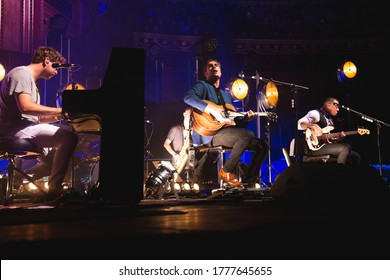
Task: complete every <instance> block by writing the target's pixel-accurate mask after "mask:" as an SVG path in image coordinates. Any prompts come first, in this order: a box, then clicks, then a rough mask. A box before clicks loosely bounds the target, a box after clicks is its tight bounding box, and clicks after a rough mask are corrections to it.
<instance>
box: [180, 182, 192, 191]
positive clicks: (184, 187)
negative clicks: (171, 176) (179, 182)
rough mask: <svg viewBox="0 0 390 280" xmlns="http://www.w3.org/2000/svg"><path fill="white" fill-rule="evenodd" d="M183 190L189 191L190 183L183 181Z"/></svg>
mask: <svg viewBox="0 0 390 280" xmlns="http://www.w3.org/2000/svg"><path fill="white" fill-rule="evenodd" d="M182 189H183V192H185V193H189V192H190V191H191V186H190V183H188V182H185V183H184V184H183V188H182Z"/></svg>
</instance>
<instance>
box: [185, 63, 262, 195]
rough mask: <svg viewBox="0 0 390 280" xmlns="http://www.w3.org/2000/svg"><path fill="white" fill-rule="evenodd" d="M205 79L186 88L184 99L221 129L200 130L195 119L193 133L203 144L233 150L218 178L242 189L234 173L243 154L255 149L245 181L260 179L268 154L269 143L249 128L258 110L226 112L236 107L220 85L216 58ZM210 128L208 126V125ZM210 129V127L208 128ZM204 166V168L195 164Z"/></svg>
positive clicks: (205, 66) (219, 70)
mask: <svg viewBox="0 0 390 280" xmlns="http://www.w3.org/2000/svg"><path fill="white" fill-rule="evenodd" d="M203 74H204V78H205V79H204V80H199V81H197V82H196V83H195V84H194V86H193V87H192V88H191V89H189V90H188V91H187V93H186V94H185V96H184V102H185V103H186V104H188V105H190V106H192V107H193V108H194V115H195V114H197V113H198V115H202V113H203V112H204V113H205V115H206V116H207V115H208V116H209V118H210V119H212V120H213V121H215V122H216V123H217V124H221V125H220V128H219V129H217V130H216V131H214V132H213V133H209V132H210V131H202V130H201V129H197V127H196V126H195V122H194V131H193V133H194V134H199V135H198V136H199V137H200V138H201V140H202V144H208V145H210V146H221V145H222V146H225V147H228V148H230V149H231V152H230V155H229V158H228V159H227V160H226V162H225V164H224V166H223V168H221V169H220V170H219V177H220V179H221V180H223V181H224V182H225V183H227V184H228V185H230V186H232V187H237V188H242V187H243V184H242V182H240V181H239V180H238V178H237V177H236V176H235V174H234V171H235V169H236V167H237V166H238V164H239V162H240V159H241V156H242V155H243V154H244V152H245V151H246V150H251V151H254V154H253V155H252V159H251V162H250V165H249V168H248V171H247V173H246V174H245V176H244V178H243V182H244V183H254V182H258V181H259V173H260V167H261V165H262V164H263V162H264V161H265V158H266V157H267V154H268V150H269V146H268V143H267V142H265V141H263V140H262V139H259V138H255V136H254V133H253V131H251V130H249V129H247V128H246V125H247V123H248V121H249V120H251V119H254V118H255V117H256V113H254V112H252V111H249V112H247V113H246V114H244V115H243V116H241V117H230V116H229V115H226V114H227V112H228V111H229V107H230V106H233V102H232V98H231V96H230V94H228V93H226V92H225V91H224V90H223V89H222V88H221V87H220V79H221V76H222V71H221V64H220V62H219V61H217V60H215V59H209V60H208V61H206V62H205V64H204V65H203ZM230 108H231V107H230ZM233 108H234V106H233ZM206 128H207V127H206ZM206 130H207V129H206ZM196 168H197V169H198V168H201V167H199V166H198V167H196Z"/></svg>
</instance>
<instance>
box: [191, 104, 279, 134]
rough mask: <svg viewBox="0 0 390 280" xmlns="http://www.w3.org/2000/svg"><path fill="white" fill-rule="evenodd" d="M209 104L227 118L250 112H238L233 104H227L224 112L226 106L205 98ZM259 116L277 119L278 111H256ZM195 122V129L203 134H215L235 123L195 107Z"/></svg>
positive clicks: (272, 119) (242, 115)
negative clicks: (226, 121)
mask: <svg viewBox="0 0 390 280" xmlns="http://www.w3.org/2000/svg"><path fill="white" fill-rule="evenodd" d="M203 101H205V102H206V103H208V104H209V106H212V107H214V109H216V110H218V111H221V114H222V116H223V117H224V118H226V119H230V120H231V119H233V118H235V117H244V116H246V115H247V114H248V112H237V111H236V109H235V108H234V106H233V105H231V104H226V108H227V112H224V108H223V106H222V105H217V104H215V103H213V102H211V101H208V100H203ZM254 114H255V115H256V116H257V117H261V116H263V117H267V118H268V119H269V120H271V121H276V120H277V115H276V113H272V112H254ZM193 116H194V122H193V129H194V130H195V131H196V132H198V133H199V134H200V135H203V136H213V135H215V134H216V133H217V132H218V131H219V130H220V129H222V128H223V127H226V126H232V125H233V124H228V123H224V122H223V123H220V122H219V121H218V120H216V119H215V118H214V116H213V115H211V114H208V113H206V112H200V111H199V110H197V109H194V114H193Z"/></svg>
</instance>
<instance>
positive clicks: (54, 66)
mask: <svg viewBox="0 0 390 280" xmlns="http://www.w3.org/2000/svg"><path fill="white" fill-rule="evenodd" d="M75 66H76V64H69V63H63V64H62V63H53V64H52V65H51V67H53V68H72V67H75Z"/></svg>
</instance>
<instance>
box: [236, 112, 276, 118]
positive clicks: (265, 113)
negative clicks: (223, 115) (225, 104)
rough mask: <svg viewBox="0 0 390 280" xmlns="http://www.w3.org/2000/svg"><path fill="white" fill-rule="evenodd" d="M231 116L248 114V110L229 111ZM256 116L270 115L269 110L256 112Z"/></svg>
mask: <svg viewBox="0 0 390 280" xmlns="http://www.w3.org/2000/svg"><path fill="white" fill-rule="evenodd" d="M228 114H229V117H243V116H245V115H247V114H248V112H241V113H240V112H235V111H229V113H228ZM254 114H255V116H257V117H268V115H269V113H268V112H254Z"/></svg>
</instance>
